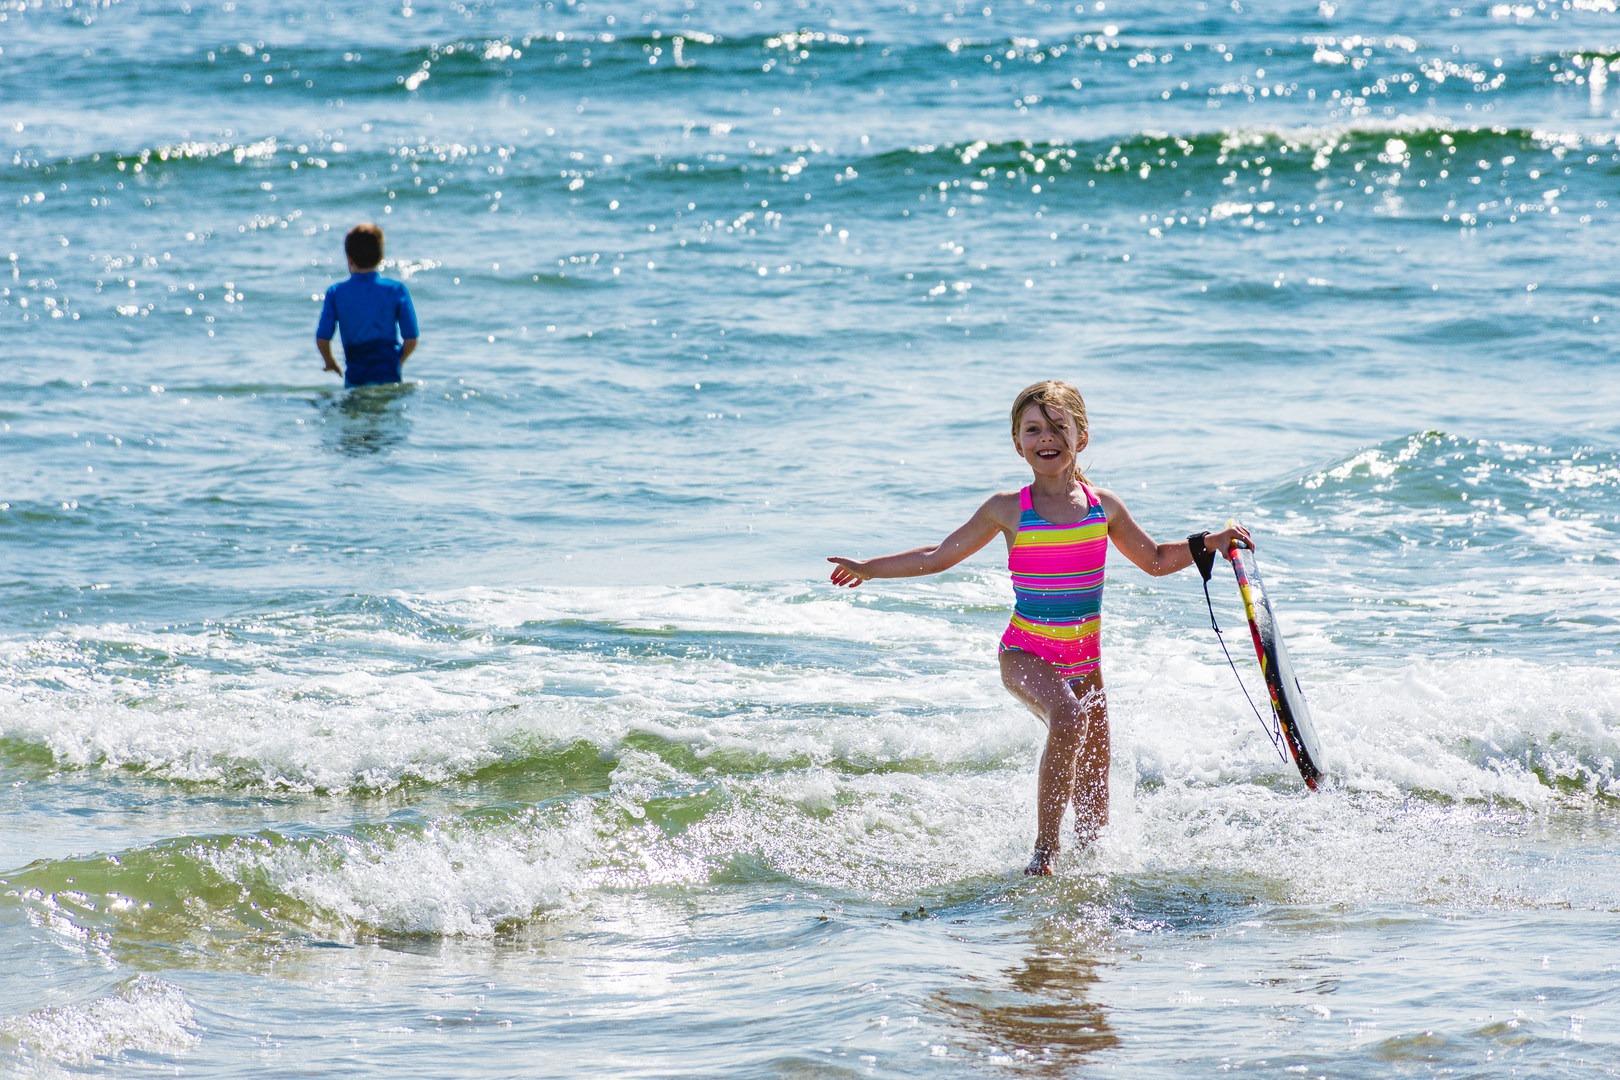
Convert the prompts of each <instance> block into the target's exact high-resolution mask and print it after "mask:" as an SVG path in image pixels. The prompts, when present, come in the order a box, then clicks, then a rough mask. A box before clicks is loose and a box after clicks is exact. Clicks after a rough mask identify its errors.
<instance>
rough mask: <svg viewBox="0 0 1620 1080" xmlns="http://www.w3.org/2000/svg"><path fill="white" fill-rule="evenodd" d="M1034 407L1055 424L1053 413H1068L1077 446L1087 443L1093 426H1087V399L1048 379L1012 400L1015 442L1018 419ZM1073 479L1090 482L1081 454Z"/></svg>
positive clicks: (1029, 387)
mask: <svg viewBox="0 0 1620 1080" xmlns="http://www.w3.org/2000/svg"><path fill="white" fill-rule="evenodd" d="M1031 405H1039V406H1040V407H1041V413H1042V415H1044V416H1045V417H1046V419H1047V420H1048V421H1050V422H1051V423H1054V424H1055V423H1058V422H1059V421H1058V418H1057V417H1056V416H1054V415H1053V412H1052V410H1054V409H1056V410H1058V411H1059V412H1062V413H1067V414H1068V416H1069V419H1070V421H1071V422H1072V423H1073V424H1074V442H1075V446H1076V447H1078V446H1079V445H1080V444H1081V443H1083V442H1085V441H1086V437H1087V436H1088V435H1089V434H1090V433H1091V429H1090V427H1088V426H1087V424H1086V401H1085V398H1082V397H1081V396H1080V391H1078V390H1076V389H1075V388H1074V387H1073V386H1070V385H1069V384H1068V383H1066V382H1062V381H1060V380H1058V379H1046V380H1044V381H1042V382H1038V383H1035V384H1033V385H1031V386H1026V387H1024V389H1023V390H1022V391H1021V392H1020V393H1019V395H1018V397H1017V398H1015V399H1014V400H1013V407H1012V433H1013V438H1014V439H1016V438H1018V418H1019V417H1021V416H1023V415H1024V410H1025V409H1027V408H1029V407H1030V406H1031ZM1074 476H1075V479H1076V480H1079V481H1080V482H1081V483H1083V484H1089V483H1090V482H1091V481H1089V480H1087V479H1086V474H1085V473H1083V472H1081V471H1080V459H1079V456H1078V453H1077V454H1076V457H1075V461H1074Z"/></svg>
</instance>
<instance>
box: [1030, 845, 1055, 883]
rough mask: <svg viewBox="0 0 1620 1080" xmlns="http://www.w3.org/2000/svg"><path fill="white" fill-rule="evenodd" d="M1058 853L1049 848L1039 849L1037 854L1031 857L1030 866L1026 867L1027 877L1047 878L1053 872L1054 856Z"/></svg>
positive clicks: (1036, 850) (1036, 851)
mask: <svg viewBox="0 0 1620 1080" xmlns="http://www.w3.org/2000/svg"><path fill="white" fill-rule="evenodd" d="M1056 854H1057V852H1055V851H1051V850H1049V849H1047V848H1043V847H1038V848H1036V849H1035V854H1033V855H1031V856H1030V857H1029V865H1028V866H1026V867H1024V876H1025V877H1046V876H1048V875H1049V874H1051V872H1052V856H1053V855H1056Z"/></svg>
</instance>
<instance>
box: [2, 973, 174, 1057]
mask: <svg viewBox="0 0 1620 1080" xmlns="http://www.w3.org/2000/svg"><path fill="white" fill-rule="evenodd" d="M0 1032H3V1033H4V1034H5V1036H6V1037H7V1038H8V1039H10V1040H15V1042H16V1043H17V1044H18V1045H19V1046H20V1047H21V1048H22V1049H23V1050H24V1051H25V1052H27V1053H29V1054H31V1055H34V1056H37V1058H39V1059H42V1060H43V1061H45V1062H59V1063H62V1064H67V1065H88V1064H90V1063H91V1062H94V1061H96V1060H97V1059H106V1058H116V1057H117V1056H118V1055H120V1054H122V1053H124V1052H125V1051H129V1050H138V1051H141V1052H143V1053H148V1054H164V1055H170V1056H174V1055H180V1054H184V1053H186V1052H187V1051H189V1050H192V1049H194V1048H195V1047H196V1046H197V1045H198V1044H199V1042H200V1041H201V1037H200V1036H199V1035H198V1033H197V1023H196V1017H195V1015H194V1014H193V1012H192V1009H191V1006H190V1005H189V1004H187V1003H186V999H185V995H184V994H182V993H181V992H180V988H179V987H177V986H174V985H173V984H171V983H166V982H164V981H163V980H161V979H154V978H151V977H150V976H146V975H137V976H135V977H134V978H131V979H127V980H125V981H124V982H122V983H120V984H119V985H118V987H117V988H116V989H115V990H113V991H112V992H110V993H108V994H105V995H103V996H101V997H98V998H96V999H94V1000H92V1001H88V1002H84V1003H82V1004H78V1005H57V1006H52V1007H50V1008H45V1009H40V1010H38V1011H36V1012H31V1013H28V1014H27V1015H24V1016H18V1017H13V1018H12V1019H9V1020H6V1021H4V1022H0Z"/></svg>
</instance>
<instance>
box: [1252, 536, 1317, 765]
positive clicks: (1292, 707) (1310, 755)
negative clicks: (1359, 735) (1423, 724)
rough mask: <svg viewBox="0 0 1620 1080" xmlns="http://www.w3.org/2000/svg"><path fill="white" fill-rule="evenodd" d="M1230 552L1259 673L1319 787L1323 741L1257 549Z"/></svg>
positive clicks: (1289, 740)
mask: <svg viewBox="0 0 1620 1080" xmlns="http://www.w3.org/2000/svg"><path fill="white" fill-rule="evenodd" d="M1231 555H1232V573H1233V574H1235V575H1237V584H1238V592H1239V593H1241V594H1242V595H1243V611H1244V614H1246V615H1247V616H1248V617H1249V633H1250V635H1251V636H1252V637H1253V638H1254V652H1255V655H1256V656H1257V657H1259V659H1260V673H1261V674H1262V675H1263V676H1264V677H1265V680H1266V692H1267V694H1268V696H1269V697H1270V698H1271V711H1272V712H1273V713H1274V714H1276V717H1277V725H1278V727H1280V728H1281V729H1282V735H1283V741H1284V742H1285V743H1286V744H1287V746H1288V752H1289V753H1290V754H1292V755H1293V757H1294V764H1295V765H1297V766H1299V775H1300V776H1302V777H1304V778H1305V786H1306V787H1308V788H1310V789H1311V790H1312V791H1315V790H1316V782H1317V780H1318V778H1320V777H1321V776H1322V773H1323V758H1322V745H1321V743H1320V742H1318V741H1317V738H1316V728H1315V727H1314V726H1312V724H1311V710H1310V707H1309V706H1308V705H1306V704H1305V691H1304V690H1302V689H1300V685H1299V679H1298V678H1297V677H1295V675H1294V666H1293V664H1291V663H1289V660H1288V647H1287V646H1286V645H1284V644H1283V639H1282V631H1281V630H1279V629H1278V628H1277V617H1276V615H1275V614H1273V613H1272V610H1271V601H1270V599H1269V598H1267V596H1266V587H1265V584H1264V583H1263V582H1262V581H1261V580H1260V568H1259V566H1258V565H1256V563H1255V558H1254V552H1253V551H1251V550H1248V549H1246V548H1242V547H1239V546H1238V545H1236V544H1234V545H1233V546H1232V549H1231Z"/></svg>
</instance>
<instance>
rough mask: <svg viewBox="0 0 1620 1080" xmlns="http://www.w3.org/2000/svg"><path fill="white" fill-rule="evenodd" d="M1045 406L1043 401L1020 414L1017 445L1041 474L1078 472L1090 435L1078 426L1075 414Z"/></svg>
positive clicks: (1014, 441)
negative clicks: (1049, 413) (1078, 462)
mask: <svg viewBox="0 0 1620 1080" xmlns="http://www.w3.org/2000/svg"><path fill="white" fill-rule="evenodd" d="M1047 412H1048V410H1047V409H1042V408H1041V406H1040V405H1039V404H1031V405H1027V406H1025V407H1024V411H1023V412H1022V413H1021V414H1019V417H1018V434H1017V435H1015V436H1013V446H1014V448H1016V449H1017V451H1018V456H1019V457H1021V458H1023V459H1024V460H1025V461H1026V462H1028V463H1029V467H1030V468H1031V469H1034V470H1035V475H1037V476H1052V477H1063V476H1073V475H1074V465H1075V460H1076V459H1077V458H1078V457H1079V456H1080V451H1082V450H1084V449H1085V448H1086V437H1085V436H1084V435H1081V434H1080V433H1079V432H1078V430H1077V425H1076V424H1075V422H1074V417H1072V416H1070V415H1069V414H1068V413H1067V412H1064V411H1063V410H1061V409H1050V412H1051V414H1052V415H1051V416H1048V415H1047Z"/></svg>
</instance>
